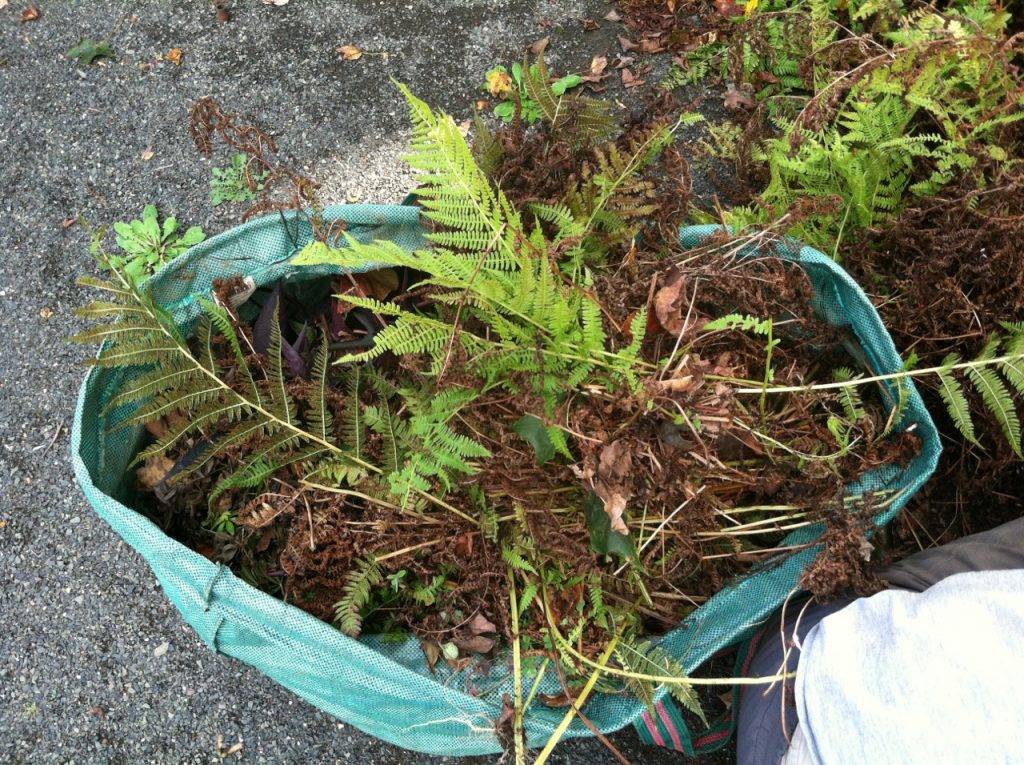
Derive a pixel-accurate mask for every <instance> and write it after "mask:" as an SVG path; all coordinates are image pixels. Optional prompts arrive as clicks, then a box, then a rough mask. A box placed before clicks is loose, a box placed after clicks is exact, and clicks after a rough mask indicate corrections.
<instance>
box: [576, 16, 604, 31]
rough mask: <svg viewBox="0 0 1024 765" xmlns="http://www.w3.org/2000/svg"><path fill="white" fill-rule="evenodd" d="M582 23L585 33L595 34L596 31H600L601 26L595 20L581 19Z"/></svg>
mask: <svg viewBox="0 0 1024 765" xmlns="http://www.w3.org/2000/svg"><path fill="white" fill-rule="evenodd" d="M580 23H581V24H582V25H583V31H584V32H593V31H594V30H595V29H600V28H601V25H600V24H598V23H597V22H596V21H594V20H593V19H583V18H581V19H580Z"/></svg>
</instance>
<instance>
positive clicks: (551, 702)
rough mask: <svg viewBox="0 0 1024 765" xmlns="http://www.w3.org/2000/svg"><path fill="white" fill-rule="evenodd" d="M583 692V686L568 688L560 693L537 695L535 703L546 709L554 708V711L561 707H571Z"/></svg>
mask: <svg viewBox="0 0 1024 765" xmlns="http://www.w3.org/2000/svg"><path fill="white" fill-rule="evenodd" d="M582 692H583V686H582V685H580V686H577V687H575V688H574V687H572V686H569V687H568V688H567V689H566V690H564V691H562V692H561V693H538V694H537V701H539V702H540V703H541V704H543V705H544V706H547V707H554V708H555V709H561V708H563V707H571V706H572V705H573V703H574V702H575V701H576V699H578V698H579V697H580V694H581V693H582Z"/></svg>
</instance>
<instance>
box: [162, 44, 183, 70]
mask: <svg viewBox="0 0 1024 765" xmlns="http://www.w3.org/2000/svg"><path fill="white" fill-rule="evenodd" d="M164 58H165V59H166V60H167V61H170V62H171V63H172V64H174V65H175V66H181V48H171V50H170V52H168V54H167V55H166V56H164Z"/></svg>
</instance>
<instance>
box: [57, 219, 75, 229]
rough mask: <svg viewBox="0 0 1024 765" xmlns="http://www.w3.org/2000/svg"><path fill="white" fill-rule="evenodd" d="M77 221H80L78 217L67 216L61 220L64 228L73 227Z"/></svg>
mask: <svg viewBox="0 0 1024 765" xmlns="http://www.w3.org/2000/svg"><path fill="white" fill-rule="evenodd" d="M76 223H78V219H77V218H65V219H64V220H62V221H61V222H60V225H61V226H62V227H64V228H71V227H72V226H74V225H75V224H76Z"/></svg>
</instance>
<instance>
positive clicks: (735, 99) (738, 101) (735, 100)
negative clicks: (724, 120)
mask: <svg viewBox="0 0 1024 765" xmlns="http://www.w3.org/2000/svg"><path fill="white" fill-rule="evenodd" d="M723 103H724V104H725V108H726V109H733V110H738V109H751V108H753V106H754V104H756V103H757V102H756V101H755V100H754V99H753V97H752V96H750V95H749V94H747V93H744V92H743V91H742V90H737V89H736V88H732V89H731V90H727V91H726V93H725V99H724V101H723Z"/></svg>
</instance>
